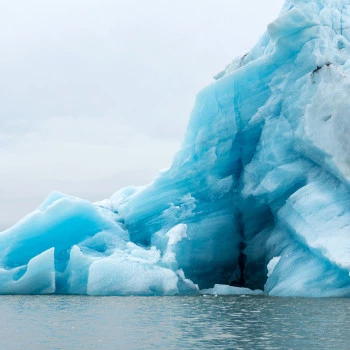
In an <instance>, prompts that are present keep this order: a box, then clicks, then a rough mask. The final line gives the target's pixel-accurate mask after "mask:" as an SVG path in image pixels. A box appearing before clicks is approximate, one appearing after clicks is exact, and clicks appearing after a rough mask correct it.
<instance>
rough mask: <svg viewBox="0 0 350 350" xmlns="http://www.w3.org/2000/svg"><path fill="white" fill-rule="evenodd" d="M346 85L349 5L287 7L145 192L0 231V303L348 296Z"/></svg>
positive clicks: (49, 206) (230, 72)
mask: <svg viewBox="0 0 350 350" xmlns="http://www.w3.org/2000/svg"><path fill="white" fill-rule="evenodd" d="M349 75H350V2H349V1H345V0H327V1H326V0H309V1H307V0H287V1H286V3H285V5H284V8H283V10H282V12H281V14H280V16H279V18H278V19H276V20H275V21H274V22H273V23H271V24H270V25H269V26H268V30H267V33H265V35H264V36H263V37H262V39H261V40H260V41H259V42H258V44H257V45H256V46H255V47H254V48H253V49H252V50H251V51H250V52H249V53H248V54H247V55H244V56H242V57H239V58H237V59H235V60H234V61H233V62H232V64H230V65H229V66H228V67H227V68H226V69H225V70H224V71H223V72H221V73H219V74H218V75H217V76H216V81H215V82H214V83H213V84H212V85H210V86H208V87H207V88H206V89H204V90H203V91H202V92H201V93H199V95H198V96H197V100H196V105H195V107H194V110H193V112H192V115H191V118H190V122H189V126H188V130H187V133H186V135H185V138H184V141H183V144H182V147H181V150H180V151H179V152H178V153H177V154H176V156H175V158H174V161H173V164H172V166H171V167H170V168H169V169H167V170H166V171H163V172H161V173H160V174H159V175H158V177H157V178H156V179H155V180H154V182H153V183H152V184H150V185H148V186H145V187H143V188H135V187H128V188H125V189H122V190H120V191H119V192H117V193H116V194H115V195H113V196H112V197H111V198H110V199H107V200H104V201H101V202H99V203H95V204H91V203H89V202H87V201H84V200H80V199H77V198H74V197H70V196H66V195H62V194H60V193H52V194H51V195H50V196H49V197H48V198H47V199H46V201H45V202H44V203H43V204H42V205H41V207H40V208H39V209H38V210H36V211H35V212H33V213H32V214H30V215H28V216H27V217H25V218H24V219H23V220H22V221H20V222H19V223H18V224H16V225H15V226H14V227H12V228H10V229H9V230H7V231H5V232H3V233H1V234H0V293H3V294H4V293H6V294H11V293H18V294H20V293H26V294H32V293H35V294H40V293H45V294H46V293H65V294H90V295H131V294H132V295H174V294H192V293H199V289H204V288H212V287H213V286H214V285H218V284H219V285H220V284H226V285H231V286H232V287H235V288H236V287H244V288H245V289H244V290H247V289H246V288H250V289H263V290H264V291H265V292H266V293H268V294H270V295H280V296H287V295H289V296H350V276H349V271H350V98H349V97H350V78H349ZM215 288H216V289H218V290H220V288H221V289H222V287H220V286H216V287H215ZM215 288H214V290H216V289H215ZM224 289H225V288H224ZM208 290H209V289H208ZM225 290H228V289H227V288H226V289H225ZM234 290H235V291H236V289H234Z"/></svg>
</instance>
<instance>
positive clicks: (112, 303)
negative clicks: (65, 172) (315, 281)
mask: <svg viewBox="0 0 350 350" xmlns="http://www.w3.org/2000/svg"><path fill="white" fill-rule="evenodd" d="M0 312H1V314H0V349H2V350H4V349H70V350H73V349H165V348H166V349H253V350H254V349H308V350H311V349H337V350H341V349H346V350H348V349H350V300H349V299H296V298H269V297H263V296H255V297H251V296H250V297H217V298H215V297H164V298H138V297H128V298H122V297H121V298H118V297H107V298H96V297H68V296H38V297H33V296H2V297H0Z"/></svg>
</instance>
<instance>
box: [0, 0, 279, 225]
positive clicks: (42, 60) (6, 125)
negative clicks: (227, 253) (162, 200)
mask: <svg viewBox="0 0 350 350" xmlns="http://www.w3.org/2000/svg"><path fill="white" fill-rule="evenodd" d="M282 4H283V0H269V1H264V2H262V1H258V0H177V1H173V0H158V1H156V0H59V1H58V0H50V1H48V0H13V1H7V2H5V1H2V2H1V4H0V47H1V55H0V76H1V79H0V123H1V124H0V125H1V128H0V160H1V165H0V196H1V202H0V231H1V230H2V229H5V228H6V227H8V226H10V225H11V224H13V223H15V222H16V221H17V220H18V219H20V218H21V217H23V216H24V215H25V214H27V213H29V212H30V211H32V210H34V209H35V208H36V207H37V206H38V205H39V203H40V202H41V201H42V200H43V199H44V198H45V196H46V195H47V194H49V193H50V192H51V191H52V190H58V191H61V192H66V193H69V194H72V195H76V196H79V197H83V198H86V199H89V200H92V201H95V200H98V199H103V198H106V197H109V196H111V195H112V194H113V193H114V192H115V191H116V190H118V189H119V188H121V187H123V186H126V185H141V184H146V183H148V182H150V181H151V180H152V179H153V177H154V176H155V175H156V173H157V171H158V170H159V169H161V168H164V167H167V166H169V165H170V163H171V160H172V156H173V154H174V153H175V151H176V150H177V149H178V148H179V145H180V142H181V139H182V136H183V134H184V132H185V129H186V124H187V122H188V119H189V115H190V112H191V109H192V107H193V104H194V100H195V95H196V93H197V92H198V91H199V90H200V89H201V88H203V87H205V85H207V84H209V83H210V82H211V81H212V77H213V75H215V74H216V73H217V72H219V71H221V70H222V69H223V68H224V67H225V66H226V65H227V64H228V63H230V61H232V60H233V58H234V57H235V56H238V55H241V54H244V53H245V52H247V51H248V50H249V49H250V48H251V47H252V46H253V45H254V44H255V42H256V41H257V40H258V39H259V37H260V36H261V35H262V34H263V32H264V31H265V29H266V26H267V24H268V23H269V22H271V21H272V20H273V19H274V18H275V17H276V16H277V15H278V12H279V11H280V9H281V8H282Z"/></svg>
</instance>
